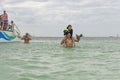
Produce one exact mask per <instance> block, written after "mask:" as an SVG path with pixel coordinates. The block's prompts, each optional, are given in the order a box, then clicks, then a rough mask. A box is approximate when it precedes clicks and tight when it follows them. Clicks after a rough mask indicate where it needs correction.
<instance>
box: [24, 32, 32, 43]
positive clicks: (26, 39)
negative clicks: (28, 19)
mask: <svg viewBox="0 0 120 80" xmlns="http://www.w3.org/2000/svg"><path fill="white" fill-rule="evenodd" d="M22 40H24V43H29V41H30V40H31V37H30V35H29V34H28V33H26V34H25V35H24V36H23V37H22Z"/></svg>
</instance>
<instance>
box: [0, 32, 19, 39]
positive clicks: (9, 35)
mask: <svg viewBox="0 0 120 80" xmlns="http://www.w3.org/2000/svg"><path fill="white" fill-rule="evenodd" d="M15 38H20V34H19V33H18V32H17V31H13V32H10V31H0V39H4V40H7V41H11V40H14V39H15Z"/></svg>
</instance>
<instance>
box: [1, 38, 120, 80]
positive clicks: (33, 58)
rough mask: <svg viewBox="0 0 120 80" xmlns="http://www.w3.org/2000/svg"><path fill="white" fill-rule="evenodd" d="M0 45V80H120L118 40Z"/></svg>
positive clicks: (54, 41) (119, 41) (119, 44)
mask: <svg viewBox="0 0 120 80" xmlns="http://www.w3.org/2000/svg"><path fill="white" fill-rule="evenodd" d="M59 42H60V40H49V39H48V40H36V41H35V40H33V41H32V42H31V43H30V44H24V43H23V42H0V80H120V40H119V39H100V40H99V39H84V40H81V42H79V43H76V46H75V47H73V48H65V47H63V46H61V45H60V43H59Z"/></svg>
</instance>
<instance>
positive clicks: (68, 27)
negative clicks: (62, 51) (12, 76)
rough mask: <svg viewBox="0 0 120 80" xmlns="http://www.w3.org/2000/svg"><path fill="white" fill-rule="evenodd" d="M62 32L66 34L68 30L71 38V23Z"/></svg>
mask: <svg viewBox="0 0 120 80" xmlns="http://www.w3.org/2000/svg"><path fill="white" fill-rule="evenodd" d="M63 32H64V35H66V33H67V32H69V33H70V34H71V38H72V36H73V29H72V25H68V26H67V28H66V29H65V30H64V31H63Z"/></svg>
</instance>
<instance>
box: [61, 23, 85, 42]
mask: <svg viewBox="0 0 120 80" xmlns="http://www.w3.org/2000/svg"><path fill="white" fill-rule="evenodd" d="M63 32H64V36H65V37H66V34H67V33H68V32H69V33H70V35H71V38H72V37H73V29H72V25H68V26H67V28H66V29H65V30H64V31H63ZM82 36H83V35H82V34H80V35H77V34H76V39H77V40H78V41H79V40H80V37H82Z"/></svg>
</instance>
